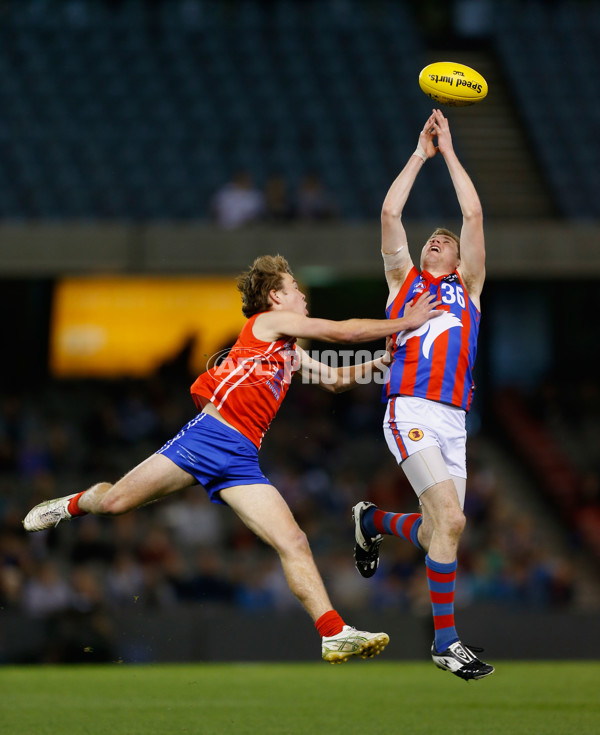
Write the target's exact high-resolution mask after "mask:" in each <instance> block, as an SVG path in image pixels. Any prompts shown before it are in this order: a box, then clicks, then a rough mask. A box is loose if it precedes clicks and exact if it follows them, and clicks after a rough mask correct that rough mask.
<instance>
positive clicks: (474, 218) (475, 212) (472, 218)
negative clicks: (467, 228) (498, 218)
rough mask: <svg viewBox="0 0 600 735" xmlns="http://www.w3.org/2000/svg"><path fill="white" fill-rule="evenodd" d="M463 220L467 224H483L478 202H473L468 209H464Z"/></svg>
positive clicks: (481, 210)
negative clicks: (479, 222)
mask: <svg viewBox="0 0 600 735" xmlns="http://www.w3.org/2000/svg"><path fill="white" fill-rule="evenodd" d="M462 215H463V219H464V220H465V221H467V222H478V221H481V222H483V209H482V207H481V203H480V202H473V203H472V204H470V205H469V206H468V207H465V209H464V211H463V213H462Z"/></svg>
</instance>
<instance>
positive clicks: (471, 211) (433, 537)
mask: <svg viewBox="0 0 600 735" xmlns="http://www.w3.org/2000/svg"><path fill="white" fill-rule="evenodd" d="M436 138H437V145H436V144H435V141H434V139H436ZM438 152H439V153H440V154H441V155H442V156H443V158H444V161H445V163H446V166H447V168H448V172H449V174H450V178H451V179H452V183H453V184H454V189H455V192H456V196H457V198H458V203H459V206H460V209H461V212H462V217H463V221H462V230H461V235H460V238H459V237H458V236H457V235H455V234H454V233H452V232H450V231H449V230H446V229H443V228H438V229H436V230H435V231H434V232H433V234H432V235H431V236H430V237H429V239H428V240H427V242H426V243H425V245H424V247H423V249H422V251H421V262H420V269H417V268H416V267H415V265H414V264H413V261H412V259H411V257H410V253H409V251H408V243H407V237H406V232H405V230H404V226H403V224H402V212H403V210H404V206H405V204H406V201H407V199H408V196H409V194H410V192H411V189H412V187H413V184H414V183H415V180H416V178H417V175H418V173H419V171H420V170H421V168H422V167H423V166H424V164H425V163H427V161H428V160H429V159H431V158H433V157H434V156H435V155H436V154H437V153H438ZM381 228H382V241H381V250H382V255H383V263H384V270H385V276H386V280H387V283H388V286H389V297H388V301H387V305H386V313H387V315H388V317H389V318H390V319H393V318H396V317H397V316H398V315H399V314H402V313H404V309H405V308H406V306H407V305H408V304H409V303H411V301H412V300H413V299H414V298H415V297H416V296H418V295H419V294H421V293H431V294H434V295H435V297H436V298H439V299H440V300H441V302H442V306H441V309H442V311H443V314H442V317H441V318H440V319H437V320H435V321H434V322H431V323H426V324H424V325H423V327H420V328H419V329H417V330H409V331H403V332H399V333H398V334H397V335H395V339H394V347H393V349H392V364H391V366H390V372H389V376H388V380H387V382H386V385H385V387H384V399H385V400H386V401H387V404H388V405H387V411H386V416H385V420H384V431H385V437H386V441H387V443H388V446H389V448H390V451H391V452H392V454H393V455H394V457H395V459H396V461H397V462H398V464H399V465H401V466H402V469H403V471H404V473H405V475H406V476H407V478H408V479H409V482H410V484H411V485H412V488H413V490H414V491H415V493H416V495H417V497H418V498H419V502H420V505H421V508H422V513H405V514H400V513H384V512H383V511H381V510H379V509H378V508H377V507H376V506H375V505H374V504H373V503H371V502H365V501H362V502H360V503H358V504H357V505H356V506H354V508H353V516H354V521H355V539H356V546H355V561H356V567H357V569H358V571H359V572H360V574H362V576H363V577H370V576H372V575H373V574H374V573H375V571H376V570H377V565H378V562H379V547H380V545H381V542H382V540H383V536H382V534H391V535H395V536H399V537H400V538H403V539H405V540H407V541H409V542H410V543H412V544H413V545H414V546H416V547H417V548H419V549H422V550H424V551H425V552H426V556H425V565H426V569H427V580H428V584H429V591H430V596H431V604H432V608H433V622H434V627H435V640H434V642H433V646H432V648H431V655H432V658H433V661H434V663H435V664H436V665H437V666H438V667H439V668H441V669H445V670H447V671H451V672H452V673H453V674H455V675H456V676H459V677H461V678H463V679H466V680H469V679H481V678H483V677H484V676H488V675H489V674H491V673H493V671H494V668H493V667H492V666H490V665H489V664H486V663H484V662H483V661H480V660H479V659H478V658H477V657H476V656H475V655H474V653H473V652H472V651H471V650H470V649H469V648H466V647H465V646H463V645H462V643H461V642H460V639H459V636H458V633H457V632H456V628H455V625H454V592H455V586H456V567H457V553H458V542H459V540H460V536H461V534H462V531H463V528H464V525H465V516H464V513H463V508H464V501H465V487H466V429H465V424H466V412H467V411H468V410H469V408H470V405H471V399H472V395H473V388H474V385H473V381H472V374H471V373H472V369H473V364H474V361H475V353H476V345H477V335H478V331H479V316H480V303H479V298H480V295H481V290H482V288H483V282H484V278H485V245H484V234H483V213H482V209H481V204H480V201H479V196H478V195H477V191H476V189H475V187H474V185H473V182H472V181H471V179H470V178H469V176H468V174H467V172H466V171H465V170H464V168H463V167H462V165H461V163H460V161H459V160H458V157H457V156H456V153H455V152H454V148H453V145H452V136H451V134H450V126H449V124H448V120H447V119H446V118H445V117H444V115H443V114H442V112H441V111H440V110H434V111H433V113H432V114H431V115H430V117H429V118H428V119H427V121H426V122H425V125H424V127H423V130H422V131H421V133H420V135H419V140H418V143H417V148H416V150H415V152H414V153H413V154H412V155H411V157H410V158H409V160H408V162H407V164H406V165H405V167H404V168H403V170H402V171H401V172H400V174H399V175H398V177H397V178H396V180H395V181H394V182H393V184H392V186H391V187H390V189H389V191H388V193H387V196H386V198H385V200H384V202H383V209H382V212H381Z"/></svg>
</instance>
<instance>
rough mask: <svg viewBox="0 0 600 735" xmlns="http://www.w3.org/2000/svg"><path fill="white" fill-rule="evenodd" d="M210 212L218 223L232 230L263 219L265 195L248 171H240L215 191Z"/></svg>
mask: <svg viewBox="0 0 600 735" xmlns="http://www.w3.org/2000/svg"><path fill="white" fill-rule="evenodd" d="M210 212H211V216H212V218H213V219H214V221H215V222H216V223H217V224H218V225H220V226H221V227H223V228H225V229H227V230H232V229H235V228H236V227H241V226H242V225H245V224H248V223H249V222H256V221H257V220H260V219H262V218H263V217H264V215H265V197H264V194H263V193H262V191H260V189H257V188H256V187H255V185H254V182H253V180H252V176H251V174H250V173H249V172H248V171H238V172H237V173H236V174H235V175H234V176H233V178H232V180H231V181H229V182H227V183H226V184H225V185H224V186H222V187H221V188H220V189H219V190H218V191H217V192H216V193H215V195H214V197H213V199H212V201H211V203H210Z"/></svg>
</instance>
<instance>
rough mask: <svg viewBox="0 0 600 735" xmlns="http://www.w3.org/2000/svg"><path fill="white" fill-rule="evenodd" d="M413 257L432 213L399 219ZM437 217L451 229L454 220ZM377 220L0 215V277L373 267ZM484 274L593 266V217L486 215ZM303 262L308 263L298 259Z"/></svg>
mask: <svg viewBox="0 0 600 735" xmlns="http://www.w3.org/2000/svg"><path fill="white" fill-rule="evenodd" d="M404 224H405V227H406V230H407V233H408V236H409V241H410V243H411V244H412V247H413V257H417V253H418V250H417V249H418V248H420V245H421V243H424V242H425V240H426V239H427V237H428V236H429V234H430V233H431V231H432V230H433V228H434V227H435V226H436V225H437V223H427V222H425V223H424V222H419V223H411V222H405V223H404ZM445 225H446V226H448V227H450V229H454V230H455V231H457V232H458V231H460V223H459V222H447V223H445ZM379 239H380V228H379V224H378V223H367V224H364V223H363V224H337V223H336V224H323V225H292V226H289V225H288V226H283V227H276V226H269V227H266V226H260V225H256V226H248V227H244V228H243V229H238V230H222V229H218V228H216V227H214V226H210V225H206V224H187V223H182V224H177V223H165V224H135V223H132V224H118V223H117V224H107V223H103V224H100V223H89V224H87V223H81V224H39V225H31V224H17V223H14V224H7V223H5V224H3V225H0V268H1V269H2V273H3V276H4V277H5V278H6V277H48V276H50V277H53V276H61V275H67V274H75V273H106V272H110V273H150V274H162V273H164V274H174V273H186V274H191V273H211V274H218V273H231V272H237V271H240V270H242V269H244V268H246V266H247V264H248V263H249V262H252V260H253V259H254V258H255V257H256V256H257V255H260V254H263V253H277V252H279V253H282V254H283V255H285V256H286V257H287V258H288V259H289V260H290V261H291V263H292V264H294V265H295V268H296V270H297V272H298V275H299V276H300V277H301V278H303V279H304V280H305V281H310V280H311V279H317V280H318V279H323V278H334V277H338V276H340V277H347V276H370V275H374V274H375V275H378V274H380V272H381V257H380V255H379ZM486 247H487V271H488V277H489V278H507V277H508V278H525V277H526V278H529V279H531V278H534V279H535V278H571V279H572V278H578V277H581V276H584V277H586V278H595V277H599V276H600V228H599V227H598V226H597V224H595V223H593V222H581V223H577V224H572V223H571V224H567V223H556V222H550V221H530V222H526V223H525V222H507V221H502V222H499V221H490V222H488V223H486ZM308 264H310V265H308Z"/></svg>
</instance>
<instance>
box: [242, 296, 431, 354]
mask: <svg viewBox="0 0 600 735" xmlns="http://www.w3.org/2000/svg"><path fill="white" fill-rule="evenodd" d="M433 299H434V296H433V295H432V294H430V293H429V292H425V293H423V294H422V295H421V296H420V297H419V298H418V299H417V300H416V301H414V302H413V303H412V304H410V305H407V306H406V308H405V309H404V316H402V317H400V318H399V319H346V320H344V321H332V320H330V319H312V318H311V317H308V316H304V315H302V314H298V313H296V312H294V311H268V312H265V313H264V314H261V315H260V316H259V317H258V318H257V320H256V322H255V323H254V328H253V331H254V335H255V336H256V337H258V339H262V340H264V341H265V342H272V341H274V340H277V339H282V338H284V337H292V338H294V337H295V338H298V339H317V340H320V341H322V342H338V343H342V344H352V343H356V342H372V341H373V340H376V339H381V338H382V337H387V336H388V335H390V334H396V332H401V331H403V330H404V329H416V328H417V327H420V326H421V325H422V324H424V323H425V322H426V321H427V320H428V319H431V318H432V317H434V316H438V315H439V314H440V313H441V312H438V311H436V310H435V309H436V307H437V306H439V304H440V303H441V302H440V301H434V300H433Z"/></svg>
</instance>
